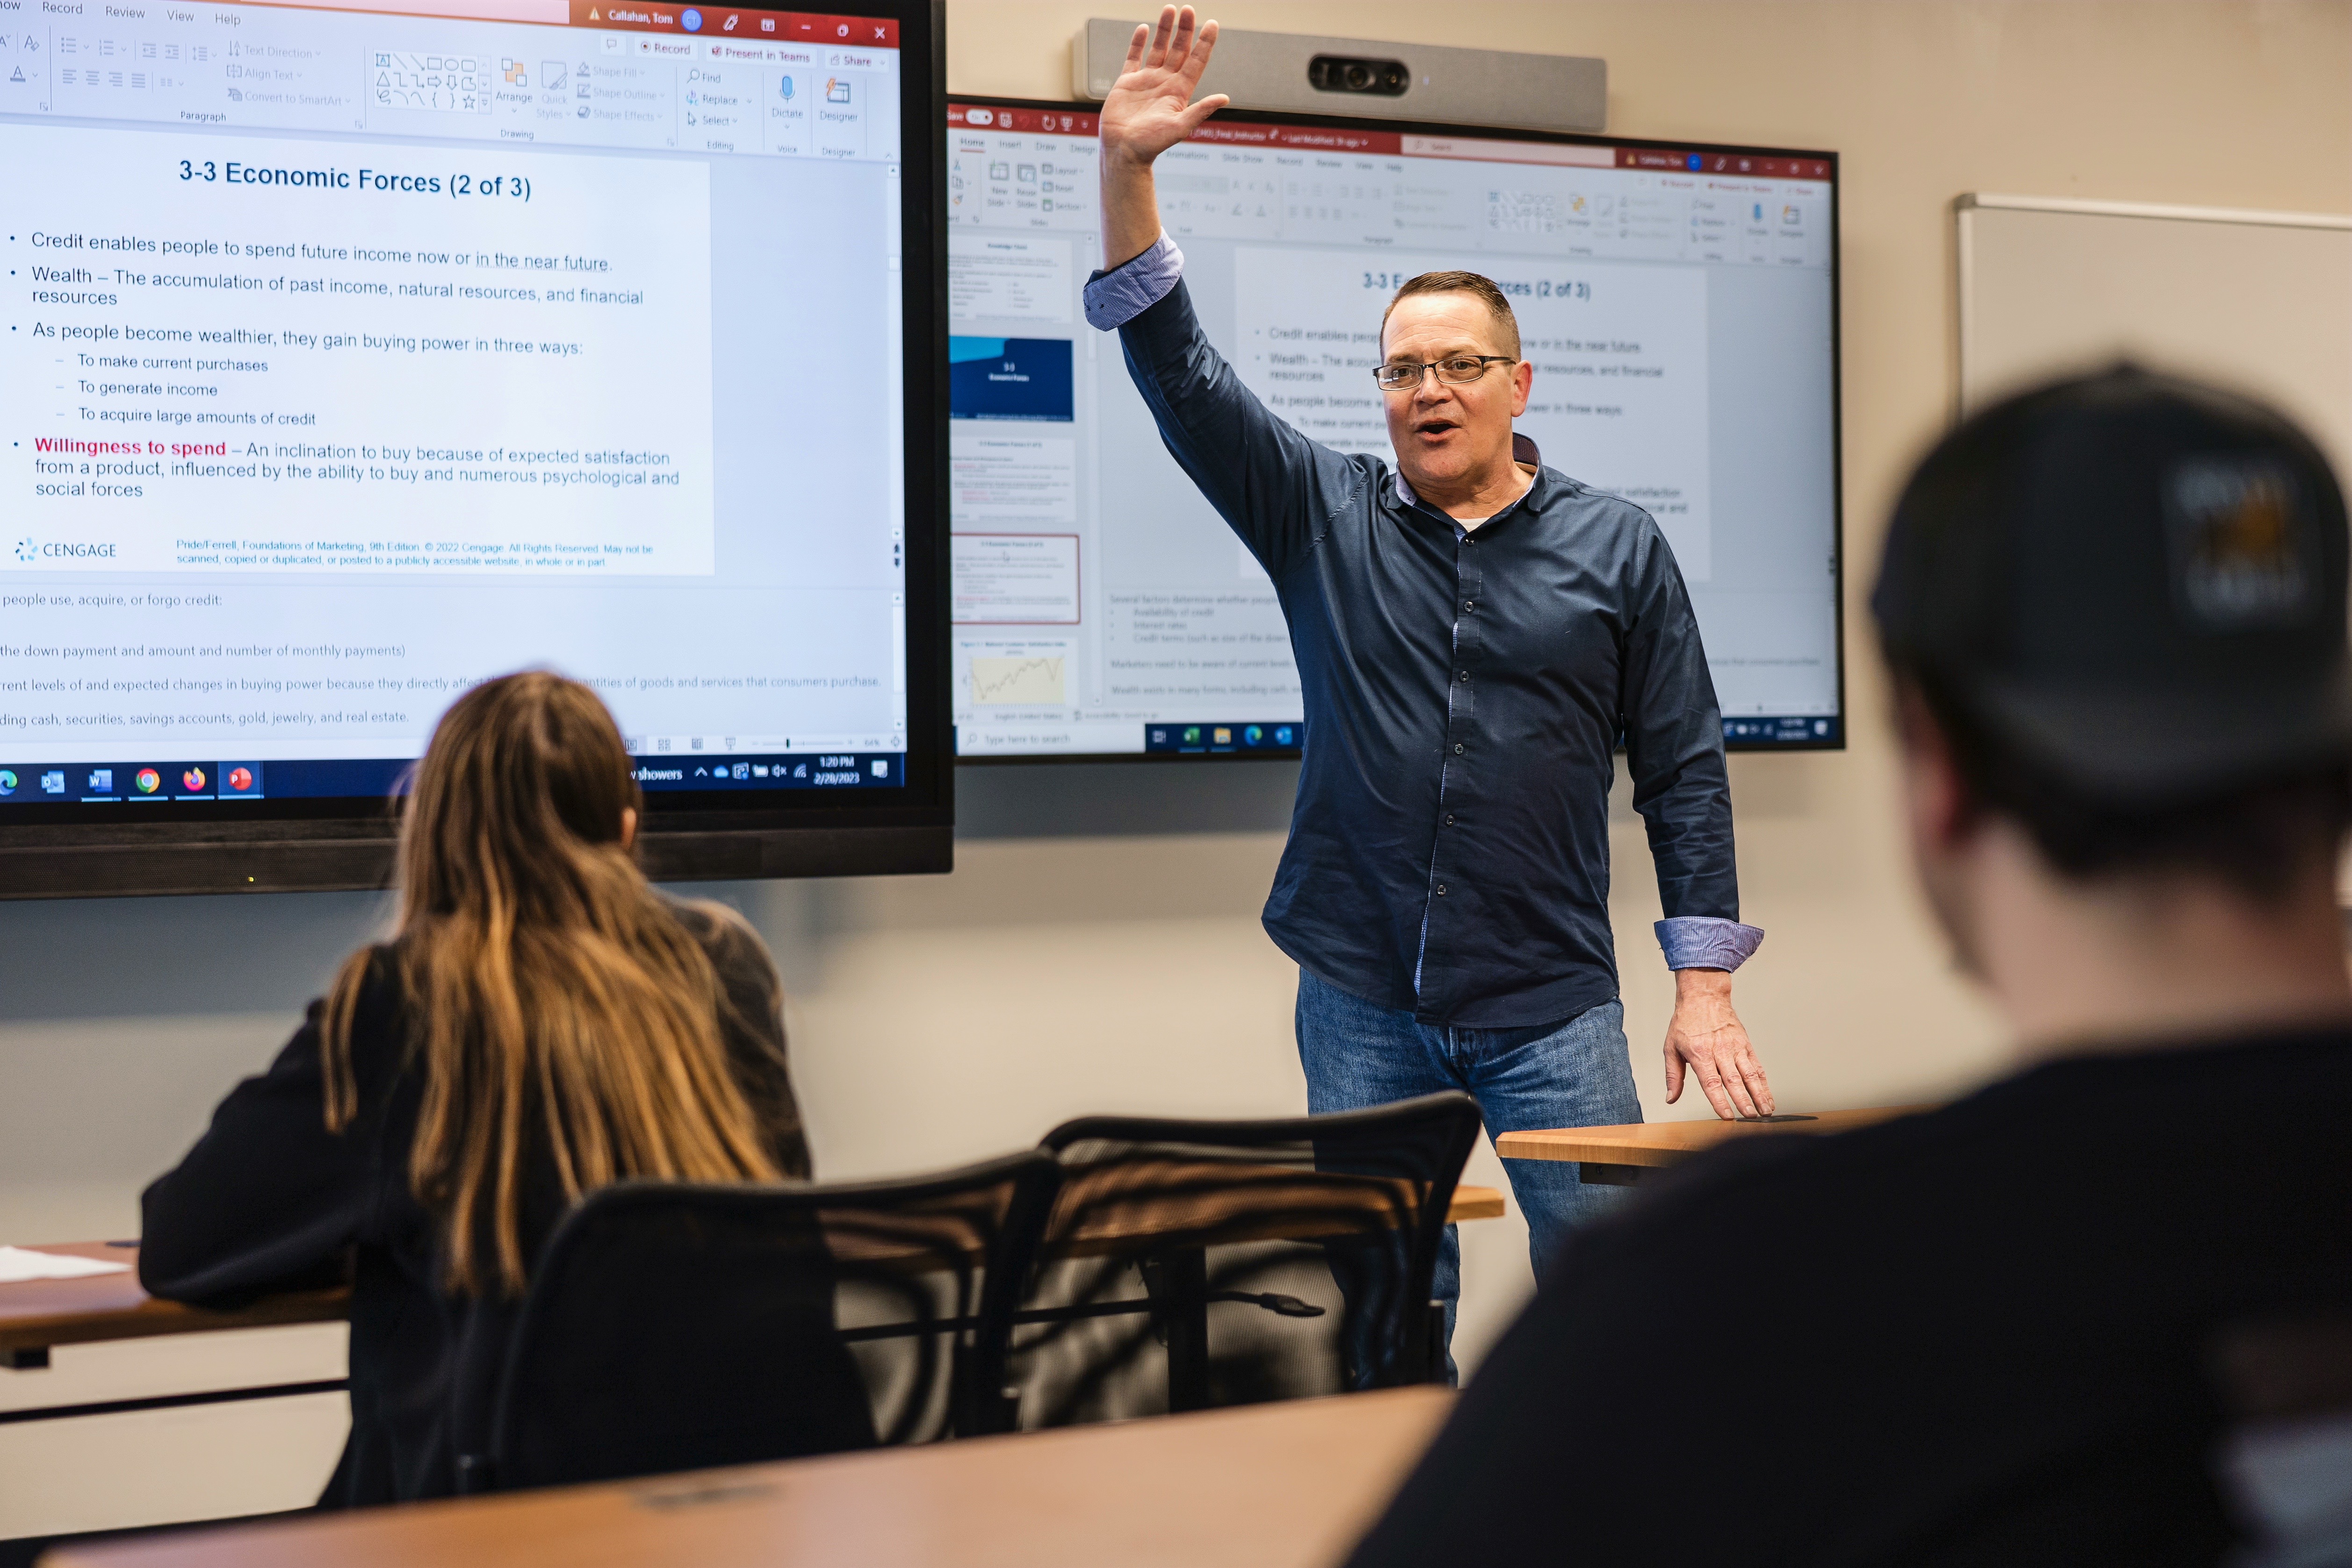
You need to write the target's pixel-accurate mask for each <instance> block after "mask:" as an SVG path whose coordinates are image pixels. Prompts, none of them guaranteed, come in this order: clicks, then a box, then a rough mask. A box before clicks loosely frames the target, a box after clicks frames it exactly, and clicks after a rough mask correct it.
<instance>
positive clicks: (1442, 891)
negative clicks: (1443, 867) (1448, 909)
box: [1437, 882, 1445, 899]
mask: <svg viewBox="0 0 2352 1568" xmlns="http://www.w3.org/2000/svg"><path fill="white" fill-rule="evenodd" d="M1437 896H1438V897H1439V898H1441V899H1442V898H1444V896H1445V884H1444V883H1443V882H1440V883H1438V884H1437Z"/></svg>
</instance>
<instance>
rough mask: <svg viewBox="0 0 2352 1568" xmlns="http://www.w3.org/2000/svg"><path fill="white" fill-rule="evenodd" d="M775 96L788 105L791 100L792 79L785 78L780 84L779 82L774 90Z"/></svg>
mask: <svg viewBox="0 0 2352 1568" xmlns="http://www.w3.org/2000/svg"><path fill="white" fill-rule="evenodd" d="M776 94H777V96H778V97H780V98H782V100H784V101H785V102H786V103H790V102H791V101H792V100H793V79H792V78H790V77H786V78H785V79H783V80H782V82H781V83H780V84H778V86H777V88H776Z"/></svg>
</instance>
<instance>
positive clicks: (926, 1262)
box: [459, 1152, 1058, 1491]
mask: <svg viewBox="0 0 2352 1568" xmlns="http://www.w3.org/2000/svg"><path fill="white" fill-rule="evenodd" d="M1057 1178H1058V1169H1057V1167H1056V1166H1055V1163H1054V1161H1053V1160H1052V1158H1051V1157H1050V1156H1048V1155H1045V1154H1044V1153H1040V1152H1026V1153H1021V1154H1014V1155H1009V1156H1007V1157H1005V1158H1003V1159H999V1160H992V1161H989V1162H987V1163H983V1164H978V1165H971V1166H968V1167H966V1168H964V1169H962V1170H958V1171H950V1172H945V1173H940V1174H938V1175H931V1176H921V1177H916V1178H912V1179H909V1180H904V1181H891V1182H867V1183H856V1184H831V1185H812V1186H800V1187H772V1186H748V1185H703V1184H683V1183H659V1182H625V1183H621V1184H615V1185H613V1186H609V1187H605V1188H603V1189H601V1190H599V1191H597V1192H595V1193H593V1194H590V1195H589V1196H588V1197H586V1198H585V1199H583V1201H582V1202H581V1203H580V1204H579V1205H577V1206H576V1207H574V1208H573V1209H572V1212H571V1214H569V1215H567V1216H565V1218H564V1220H563V1223H562V1226H560V1227H558V1229H557V1231H556V1233H555V1235H554V1237H552V1238H551V1240H550V1241H549V1243H548V1246H547V1250H546V1254H545V1256H544V1258H542V1259H541V1263H540V1266H539V1268H538V1270H537V1272H536V1274H535V1276H534V1278H533V1279H532V1280H531V1285H530V1292H529V1294H528V1295H527V1297H526V1298H525V1300H524V1302H523V1307H522V1312H521V1316H520V1320H519V1321H518V1322H517V1323H516V1327H515V1331H514V1337H513V1340H512V1342H511V1344H510V1346H509V1350H508V1353H507V1357H506V1363H505V1367H504V1371H503V1374H502V1377H501V1380H500V1383H499V1392H498V1396H497V1401H496V1405H495V1407H494V1409H493V1413H492V1415H491V1417H490V1438H489V1452H488V1454H487V1455H480V1456H472V1457H469V1458H465V1459H461V1460H460V1465H459V1468H460V1482H461V1485H462V1486H463V1487H464V1489H467V1490H473V1491H480V1490H488V1489H499V1490H508V1489H517V1488H523V1487H540V1486H554V1485H560V1484H564V1483H569V1482H575V1481H589V1480H602V1479H611V1478H614V1477H620V1476H633V1475H650V1474H654V1473H657V1472H660V1471H666V1470H681V1469H693V1468H702V1467H706V1466H714V1465H732V1464H745V1463H750V1462H752V1461H756V1460H763V1459H782V1458H794V1457H797V1456H801V1455H805V1454H824V1453H834V1452H838V1451H841V1450H844V1449H854V1448H867V1447H875V1446H877V1445H880V1444H897V1443H919V1442H927V1441H930V1440H932V1439H935V1438H939V1437H942V1436H949V1435H950V1434H953V1433H957V1432H971V1431H977V1430H980V1429H981V1428H982V1426H984V1425H986V1424H987V1423H988V1422H989V1420H990V1419H991V1415H990V1413H991V1412H992V1411H993V1409H994V1408H995V1404H994V1401H995V1400H996V1398H997V1397H998V1395H999V1391H1000V1390H1001V1388H1002V1386H1003V1347H1004V1342H1005V1335H1006V1321H1007V1318H1008V1315H1009V1314H1010V1312H1011V1311H1012V1309H1013V1302H1014V1299H1015V1296H1016V1294H1017V1291H1018V1289H1019V1281H1020V1280H1021V1279H1022V1278H1023V1277H1024V1275H1025V1274H1026V1273H1027V1271H1028V1268H1029V1265H1030V1251H1031V1248H1032V1247H1034V1242H1035V1239H1036V1237H1037V1234H1038V1231H1039V1229H1040V1226H1041V1223H1042V1220H1043V1216H1044V1215H1045V1211H1046V1209H1047V1207H1048V1205H1050V1204H1051V1202H1052V1198H1053V1193H1054V1188H1055V1183H1056V1181H1057Z"/></svg>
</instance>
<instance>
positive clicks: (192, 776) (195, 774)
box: [180, 768, 205, 795]
mask: <svg viewBox="0 0 2352 1568" xmlns="http://www.w3.org/2000/svg"><path fill="white" fill-rule="evenodd" d="M180 787H181V788H183V789H184V790H186V791H187V792H188V793H189V794H191V795H194V793H195V792H196V791H198V790H200V789H202V788H204V787H205V770H204V769H202V768H190V769H189V770H188V771H187V772H186V773H182V774H181V775H180Z"/></svg>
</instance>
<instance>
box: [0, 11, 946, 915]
mask: <svg viewBox="0 0 2352 1568" xmlns="http://www.w3.org/2000/svg"><path fill="white" fill-rule="evenodd" d="M395 3H396V4H398V3H400V0H395ZM428 9H433V8H432V7H427V6H425V5H423V4H421V3H415V4H403V5H402V8H401V9H397V10H395V9H390V8H386V9H374V10H353V9H310V8H305V7H301V6H297V5H274V4H273V5H256V4H237V3H234V0H205V3H203V4H195V5H170V4H155V5H108V6H100V5H96V4H94V3H93V4H89V5H62V4H60V5H47V6H44V7H38V8H36V7H33V6H30V5H27V6H25V7H23V8H22V9H21V10H19V11H17V12H16V13H14V14H12V15H10V16H6V17H0V167H5V168H6V170H7V171H8V174H7V180H6V184H7V192H8V195H7V208H8V211H7V224H6V226H5V227H6V229H7V231H8V232H7V234H6V236H5V241H4V243H5V247H6V251H7V262H8V268H9V276H8V278H7V279H6V282H7V285H8V293H9V299H8V307H7V314H8V319H9V321H10V323H11V328H12V330H11V331H8V332H7V333H6V334H5V340H0V424H5V428H6V431H7V436H8V450H7V453H6V457H7V459H8V464H9V467H8V472H7V479H6V481H5V483H6V487H7V491H8V495H9V498H10V499H9V500H8V503H7V504H6V506H5V508H0V512H5V517H6V520H7V521H6V524H5V539H0V848H5V849H7V850H9V851H12V852H14V853H15V855H16V858H14V859H9V860H5V861H0V879H5V880H6V881H8V882H10V883H12V884H13V886H11V887H10V888H8V889H6V890H10V891H20V892H21V891H26V890H35V891H77V890H117V891H120V890H130V889H131V888H132V887H134V886H135V887H136V888H139V889H146V890H162V889H163V887H165V886H181V885H185V886H189V887H211V886H224V887H227V886H236V887H243V886H246V885H248V883H249V884H250V885H255V886H268V885H320V883H322V882H337V881H341V882H351V881H361V882H364V881H368V880H371V879H375V878H377V877H379V876H380V875H381V873H382V870H383V864H384V860H383V853H382V845H381V842H380V840H381V837H382V831H383V829H382V819H383V816H385V813H384V811H383V800H384V797H385V796H386V795H387V794H388V793H389V792H392V791H394V789H396V787H397V786H398V783H399V780H400V778H401V776H402V774H403V773H404V770H405V769H407V768H408V766H409V765H410V763H412V762H413V760H414V759H415V758H416V757H417V756H419V755H420V754H421V753H422V751H423V748H424V746H425V741H426V738H427V737H428V735H429V734H430V733H431V731H432V727H433V724H434V722H435V721H436V718H437V717H438V715H439V714H440V713H441V711H442V710H443V709H445V708H446V706H447V705H448V703H449V702H450V700H452V699H453V698H454V697H455V696H456V695H457V693H458V692H460V691H462V690H463V689H466V688H467V686H468V685H470V684H472V683H474V682H476V681H478V680H479V679H483V678H485V677H488V676H491V675H496V674H499V673H502V672H504V671H508V670H511V669H515V668H525V667H546V668H554V669H557V670H560V671H562V672H563V673H565V674H569V675H572V676H576V677H578V678H579V679H583V680H586V681H588V682H590V683H592V684H593V686H594V687H595V688H596V689H597V690H598V691H599V692H600V693H602V695H603V696H604V700H605V702H606V703H607V704H608V705H609V706H610V707H611V708H612V710H613V711H614V715H615V716H616V718H617V719H618V720H619V722H620V725H621V728H622V731H623V733H624V734H625V736H626V737H627V739H628V742H629V745H630V748H631V750H632V752H633V753H634V754H635V759H636V763H637V777H638V780H639V782H640V784H642V785H643V787H644V789H645V791H646V797H647V801H648V809H649V815H648V819H647V845H648V850H647V854H648V858H649V861H650V862H651V863H653V864H654V865H655V866H656V868H658V869H660V870H661V871H663V872H664V873H666V874H671V875H709V874H757V873H759V872H761V871H762V870H769V871H772V870H778V869H785V868H790V867H792V866H793V864H795V863H796V862H795V859H794V855H795V853H796V852H795V851H793V850H792V849H791V848H790V847H789V845H788V844H787V843H786V839H780V838H777V837H774V836H776V835H778V834H782V835H785V836H786V838H789V836H790V835H791V833H793V831H795V830H798V829H803V828H823V829H825V830H827V832H828V833H829V834H830V835H831V837H827V838H824V839H822V841H821V842H822V843H823V844H824V845H825V846H827V847H826V848H825V850H824V858H825V862H826V868H832V869H843V868H850V869H856V868H866V869H879V868H883V866H882V865H881V864H880V863H878V862H877V863H873V864H867V863H865V862H857V863H856V864H850V863H848V862H845V861H844V860H843V858H842V857H843V856H844V855H845V854H847V855H849V858H850V861H856V859H857V858H856V855H855V854H853V853H851V852H850V850H849V849H848V848H847V847H846V846H848V845H850V844H851V843H852V842H853V839H854V838H855V837H856V835H859V834H866V835H867V836H868V837H867V838H866V840H864V841H865V842H866V843H868V844H869V846H870V845H873V844H877V843H879V842H880V841H879V840H878V839H875V838H873V837H872V834H874V833H877V832H888V831H896V830H899V829H905V830H908V831H910V832H915V833H917V834H918V835H919V836H920V837H922V838H923V841H924V842H925V843H926V844H928V845H929V846H930V848H929V849H927V850H925V851H924V854H925V855H928V856H930V857H931V858H934V859H937V860H939V861H940V863H942V864H943V863H944V856H945V853H946V835H947V831H948V826H947V825H948V823H949V820H950V804H949V794H948V791H949V777H950V772H951V770H950V769H949V768H948V767H947V766H946V760H947V748H948V744H949V742H948V731H947V727H946V716H945V712H944V708H943V704H942V702H941V700H940V679H939V673H938V672H939V670H940V668H943V666H942V659H943V649H942V648H941V647H940V639H939V635H938V632H937V629H936V628H937V627H938V626H940V625H941V624H943V620H944V616H943V613H942V606H941V605H940V594H941V589H942V586H943V576H942V571H943V566H944V560H943V557H944V552H945V532H944V529H943V528H942V527H940V525H939V514H940V505H939V501H938V496H939V489H938V485H939V479H940V475H939V468H940V457H941V455H942V454H943V449H944V440H943V438H942V437H940V435H939V426H940V417H939V416H940V413H941V412H942V411H943V403H944V399H943V397H942V395H941V391H942V389H941V386H940V379H941V375H942V366H943V364H944V357H945V343H944V333H943V331H941V330H940V315H939V311H938V301H939V298H940V293H941V291H942V289H943V281H942V278H941V275H940V247H939V244H938V238H937V236H938V223H937V216H936V215H937V213H938V210H939V204H940V200H941V196H942V193H941V192H940V187H939V184H938V177H939V175H938V163H939V153H938V147H937V123H938V115H939V113H940V101H941V100H940V97H939V96H938V88H937V83H936V77H937V74H938V44H939V40H938V37H937V34H936V26H935V11H934V8H933V7H932V6H931V5H928V4H923V3H921V0H873V3H871V4H866V5H862V6H853V7H852V8H851V9H850V10H847V11H844V12H840V13H831V12H828V13H824V14H814V13H801V12H789V11H774V10H752V9H740V10H739V9H730V8H724V7H716V6H708V5H706V6H700V7H697V6H693V5H687V6H676V5H626V4H604V3H603V0H489V3H488V4H486V5H468V6H467V7H462V8H461V9H464V10H466V11H467V14H468V16H471V17H472V18H473V19H462V20H461V19H457V18H455V17H452V16H445V15H422V14H408V13H410V12H424V11H426V10H428ZM910 151H911V155H910ZM338 824H343V825H348V826H350V831H351V832H352V833H354V834H357V835H358V836H359V837H361V838H366V837H370V836H371V834H372V835H373V837H374V838H376V839H377V840H379V842H378V843H376V844H375V845H374V846H373V847H372V848H368V847H362V849H361V850H360V851H358V852H356V853H355V855H354V856H346V857H343V858H341V859H338V858H336V857H334V856H332V855H327V856H325V857H324V858H323V859H322V858H321V852H320V844H321V843H323V842H326V841H331V840H333V839H335V838H336V837H337V835H338V834H339V833H341V832H343V828H342V827H339V826H337V825H338ZM371 824H372V825H373V826H370V825H371ZM843 834H848V835H851V836H852V837H851V838H845V837H841V836H842V835H843ZM746 835H749V836H750V837H744V836H746ZM730 836H732V837H730ZM762 836H766V837H764V838H763V837H762ZM298 839H299V840H302V841H304V842H306V843H307V844H309V845H310V848H309V849H307V850H305V851H304V858H302V863H301V866H300V867H299V868H298V867H295V866H294V865H293V862H291V861H286V860H284V859H283V858H282V857H281V858H280V859H279V860H272V859H271V858H270V853H269V852H268V851H267V850H266V849H264V848H260V847H257V846H265V845H267V844H269V843H272V842H280V843H281V844H282V842H283V841H289V840H298ZM804 842H805V843H808V844H816V843H819V842H820V840H817V839H809V840H805V841H804ZM195 845H205V846H211V847H213V848H214V849H215V850H216V851H218V852H217V853H212V854H211V856H210V858H209V859H205V868H204V869H202V870H193V869H192V870H187V871H186V872H185V873H184V875H183V873H181V872H173V871H172V870H170V869H169V867H170V866H173V865H181V866H184V867H194V866H195V864H196V861H194V860H189V859H185V858H183V859H181V860H176V861H175V860H173V858H172V856H171V855H170V854H169V853H168V851H170V850H171V849H172V848H173V847H182V848H185V847H190V846H195ZM763 845H764V847H762V846H763ZM109 846H110V847H113V849H115V850H119V851H122V852H123V853H122V854H117V855H115V856H113V857H112V858H110V857H109V855H108V854H106V853H103V852H100V851H102V850H103V849H104V848H105V847H109ZM238 846H242V847H238ZM900 849H901V850H902V851H903V850H904V849H905V845H904V844H902V845H901V846H900ZM84 850H88V851H90V852H89V853H82V852H81V851H84ZM52 851H54V853H51V852H52ZM133 851H135V853H133ZM231 851H233V852H231ZM37 852H38V853H37ZM894 853H895V852H894ZM28 855H29V856H32V857H33V858H31V859H27V858H26V856H28ZM126 855H128V856H130V858H131V859H136V860H139V861H140V862H141V864H140V865H139V866H138V867H137V868H129V862H128V861H127V860H126V859H125V856H126ZM224 857H226V858H224ZM200 858H201V857H200ZM889 858H890V857H889V856H887V855H886V856H884V857H883V859H884V860H887V859H889ZM898 858H901V859H903V858H905V857H904V855H903V854H899V857H898ZM917 858H922V857H920V856H919V857H917ZM36 861H37V863H38V864H37V868H33V867H34V866H35V862H36ZM265 863H266V864H265ZM11 868H13V869H11ZM110 868H111V869H110ZM174 877H183V881H182V882H177V883H175V882H173V878H174ZM126 878H127V879H129V880H128V881H126V880H125V879H126ZM158 879H160V882H159V881H158Z"/></svg>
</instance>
